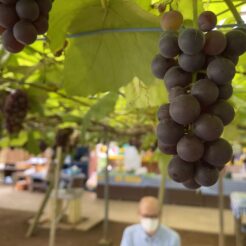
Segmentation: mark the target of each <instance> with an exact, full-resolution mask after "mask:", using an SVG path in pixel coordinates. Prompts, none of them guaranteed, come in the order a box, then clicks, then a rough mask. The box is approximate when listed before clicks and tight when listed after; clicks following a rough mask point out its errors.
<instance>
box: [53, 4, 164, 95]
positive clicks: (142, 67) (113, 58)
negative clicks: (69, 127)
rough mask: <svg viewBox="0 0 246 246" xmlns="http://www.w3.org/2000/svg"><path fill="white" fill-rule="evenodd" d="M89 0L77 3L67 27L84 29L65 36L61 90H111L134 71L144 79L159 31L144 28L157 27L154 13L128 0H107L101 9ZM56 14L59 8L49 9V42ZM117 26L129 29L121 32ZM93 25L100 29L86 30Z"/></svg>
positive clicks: (147, 76) (86, 92)
mask: <svg viewBox="0 0 246 246" xmlns="http://www.w3.org/2000/svg"><path fill="white" fill-rule="evenodd" d="M86 2H87V1H86ZM93 2H94V1H92V2H91V5H90V6H88V7H87V8H85V7H84V5H81V4H79V5H78V6H77V8H78V9H80V11H79V12H76V11H75V12H74V13H73V15H74V17H73V19H72V20H71V23H70V25H69V26H68V28H67V31H68V32H69V33H80V32H83V33H84V35H81V36H76V37H74V38H71V39H70V42H69V46H68V48H67V50H66V57H65V67H64V73H63V75H64V78H63V84H64V88H65V89H66V91H67V92H68V93H69V94H70V95H79V96H87V95H89V94H95V93H97V92H106V91H109V90H110V91H117V90H118V88H120V87H121V86H123V85H124V84H127V83H129V82H130V81H131V80H132V79H133V78H134V77H139V78H140V79H141V80H142V81H144V82H145V83H150V82H151V81H152V80H153V76H152V74H151V71H150V64H151V61H152V58H153V56H154V54H155V53H157V43H158V39H159V35H160V34H159V32H156V31H152V29H148V28H155V27H158V26H159V19H158V18H157V17H155V16H153V15H151V14H149V13H147V12H146V11H144V10H143V9H141V8H140V7H138V6H137V5H136V4H134V3H133V2H132V1H123V0H115V1H109V5H108V8H107V10H106V12H105V10H104V9H103V8H102V6H101V4H100V1H97V2H96V3H95V4H92V3H93ZM59 4H61V5H62V4H63V1H61V3H60V1H59ZM66 4H67V1H66ZM57 8H58V7H57ZM60 8H61V7H59V8H58V9H60ZM63 11H64V12H66V15H69V13H67V11H69V8H68V10H67V7H65V9H64V10H63ZM55 13H56V14H57V15H58V16H57V17H56V16H55V15H56V14H55ZM76 13H77V14H76ZM64 14H65V13H64ZM66 15H65V16H66ZM59 16H61V13H60V12H56V11H55V10H54V13H53V19H52V17H51V30H50V36H49V38H50V41H51V43H52V39H57V37H56V35H57V28H59V29H60V26H61V25H62V24H61V23H60V17H59ZM55 18H56V20H55ZM57 19H58V20H57ZM52 23H53V24H52ZM52 26H53V27H52ZM58 26H59V27H58ZM133 28H136V29H134V30H132V29H133ZM139 28H147V31H146V32H142V31H139V30H141V29H139ZM122 29H129V31H124V32H121V31H120V30H122ZM97 30H101V31H98V32H94V33H90V32H93V31H97ZM102 30H104V31H102ZM55 42H56V43H57V41H55Z"/></svg>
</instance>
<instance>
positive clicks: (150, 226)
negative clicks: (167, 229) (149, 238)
mask: <svg viewBox="0 0 246 246" xmlns="http://www.w3.org/2000/svg"><path fill="white" fill-rule="evenodd" d="M141 226H142V227H143V229H144V231H145V232H147V233H153V232H155V231H156V230H157V228H158V226H159V219H157V218H155V219H153V218H144V217H143V218H141Z"/></svg>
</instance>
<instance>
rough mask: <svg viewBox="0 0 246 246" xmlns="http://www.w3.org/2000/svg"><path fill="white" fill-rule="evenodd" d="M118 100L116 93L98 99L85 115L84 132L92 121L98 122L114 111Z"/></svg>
mask: <svg viewBox="0 0 246 246" xmlns="http://www.w3.org/2000/svg"><path fill="white" fill-rule="evenodd" d="M117 99H118V93H114V92H109V93H107V94H106V95H104V96H103V97H102V98H101V99H99V100H98V101H97V102H96V103H95V104H94V105H93V106H92V107H91V108H90V109H89V110H88V112H87V113H86V114H85V116H84V119H83V129H84V130H85V129H86V128H87V127H88V126H89V124H90V122H91V121H92V120H94V121H100V120H101V119H103V118H104V117H105V116H107V115H109V114H110V113H111V112H113V111H114V108H115V104H116V102H117Z"/></svg>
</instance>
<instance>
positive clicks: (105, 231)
mask: <svg viewBox="0 0 246 246" xmlns="http://www.w3.org/2000/svg"><path fill="white" fill-rule="evenodd" d="M108 166H109V142H108V143H107V155H106V166H105V170H104V221H103V238H102V240H100V242H99V245H104V246H109V245H111V244H112V243H111V241H110V240H109V239H108V230H109V170H108Z"/></svg>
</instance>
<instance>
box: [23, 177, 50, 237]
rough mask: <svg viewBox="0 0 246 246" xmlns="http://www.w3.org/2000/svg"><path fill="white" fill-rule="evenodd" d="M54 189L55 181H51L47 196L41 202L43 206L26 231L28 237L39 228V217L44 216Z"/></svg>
mask: <svg viewBox="0 0 246 246" xmlns="http://www.w3.org/2000/svg"><path fill="white" fill-rule="evenodd" d="M52 189H53V182H50V184H49V187H48V190H47V191H46V193H45V197H44V199H43V201H42V203H41V206H40V208H39V210H38V212H37V213H36V215H35V217H34V219H33V221H32V223H31V225H30V226H29V228H28V231H27V233H26V237H28V238H29V237H31V236H32V235H33V233H34V232H35V230H36V228H37V225H38V222H39V219H40V217H41V216H42V214H43V212H44V209H45V207H46V205H47V203H48V201H49V198H50V194H51V192H52Z"/></svg>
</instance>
